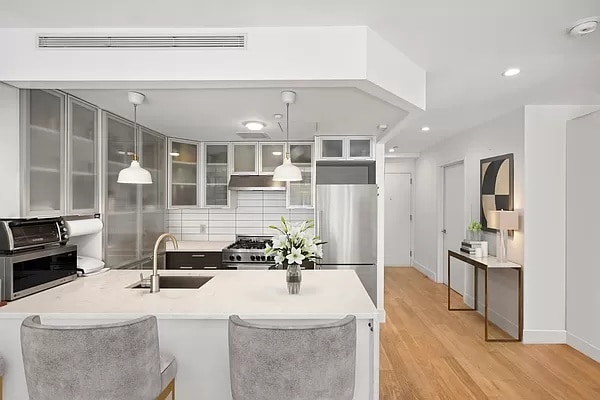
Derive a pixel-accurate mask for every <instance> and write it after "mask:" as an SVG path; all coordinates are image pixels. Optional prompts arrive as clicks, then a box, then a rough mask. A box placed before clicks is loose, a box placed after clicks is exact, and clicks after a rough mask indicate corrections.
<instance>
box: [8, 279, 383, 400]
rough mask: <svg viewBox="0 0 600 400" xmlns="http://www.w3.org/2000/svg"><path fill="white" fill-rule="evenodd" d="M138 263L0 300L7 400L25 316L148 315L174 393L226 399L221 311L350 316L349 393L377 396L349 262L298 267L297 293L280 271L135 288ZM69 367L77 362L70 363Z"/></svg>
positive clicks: (374, 345)
mask: <svg viewBox="0 0 600 400" xmlns="http://www.w3.org/2000/svg"><path fill="white" fill-rule="evenodd" d="M139 272H140V271H131V270H112V271H110V272H108V273H105V274H102V275H98V276H93V277H87V278H80V279H77V280H76V281H74V282H71V283H67V284H64V285H62V286H58V287H55V288H53V289H49V290H46V291H44V292H41V293H38V294H35V295H32V296H29V297H26V298H23V299H21V300H18V301H15V302H12V303H9V304H8V305H7V306H5V307H2V308H0V354H2V355H3V356H4V357H5V359H6V361H7V373H6V375H5V377H4V384H5V387H4V390H5V396H6V398H7V399H11V400H26V399H27V394H26V393H27V391H26V385H25V377H24V373H23V364H22V360H21V347H20V342H19V329H20V324H21V321H22V320H23V319H24V318H25V317H26V316H28V315H32V314H38V315H41V318H42V322H43V323H47V324H60V325H63V324H100V323H110V322H116V321H122V320H127V319H132V318H136V317H139V316H142V315H149V314H151V315H155V316H156V317H157V318H158V321H159V335H160V346H161V351H163V352H166V353H170V354H173V355H174V356H175V357H176V359H177V364H178V371H177V378H176V384H177V396H178V398H180V399H193V398H202V399H219V400H220V399H223V400H225V399H231V394H230V389H229V356H228V336H227V322H228V321H227V320H228V318H229V316H230V315H232V314H238V315H240V317H242V318H246V319H251V320H255V321H266V320H268V322H269V323H274V322H275V323H277V324H310V323H321V322H326V321H331V320H335V319H341V318H343V317H345V316H346V315H349V314H351V315H355V316H356V318H357V364H356V387H355V397H354V398H355V399H356V400H369V399H375V398H377V386H378V380H377V378H376V377H377V376H378V374H377V369H378V364H379V362H378V357H379V356H378V346H379V340H378V334H377V333H375V334H374V333H373V331H372V329H374V330H376V331H377V330H378V329H379V327H378V319H377V318H378V314H377V310H376V309H375V306H374V305H373V303H372V302H371V300H370V298H369V296H368V294H367V292H366V290H365V289H364V287H363V285H362V284H361V282H360V280H359V279H358V277H357V275H356V273H355V272H353V271H304V273H303V282H302V289H301V293H300V295H289V294H288V293H287V287H286V285H285V275H284V274H285V272H284V271H161V275H162V276H175V275H176V276H205V277H211V276H212V279H210V280H209V281H208V282H207V283H206V284H204V285H203V286H201V287H200V288H199V289H161V291H160V292H159V293H154V294H151V293H149V289H143V288H142V289H133V288H131V286H133V285H134V284H136V283H139V278H140V277H139ZM73 373H77V371H73Z"/></svg>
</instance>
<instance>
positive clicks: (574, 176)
mask: <svg viewBox="0 0 600 400" xmlns="http://www.w3.org/2000/svg"><path fill="white" fill-rule="evenodd" d="M599 148H600V111H599V112H595V113H593V114H590V115H586V116H584V117H581V118H577V119H574V120H572V121H569V122H568V123H567V158H566V161H567V169H566V172H567V181H566V182H567V186H566V191H567V199H566V201H567V204H566V205H567V214H566V223H567V231H566V239H567V248H566V257H567V259H566V260H567V264H566V269H567V282H566V285H567V288H566V301H567V307H566V317H567V325H566V330H567V343H568V344H569V345H571V346H573V347H575V348H576V349H578V350H580V351H581V352H583V353H585V354H587V355H588V356H590V357H592V358H593V359H595V360H596V361H598V362H600V318H599V316H598V310H599V309H600V287H599V283H600V268H598V264H597V263H596V262H593V261H591V260H590V255H591V254H593V253H594V249H596V247H597V246H598V243H600V230H598V229H597V228H598V226H599V225H600V218H599V217H598V213H597V209H598V198H600V189H599V188H598V185H597V184H596V182H597V181H598V176H597V172H598V167H597V157H598V149H599ZM590 310H595V314H594V311H591V313H590Z"/></svg>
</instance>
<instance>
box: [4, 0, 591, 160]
mask: <svg viewBox="0 0 600 400" xmlns="http://www.w3.org/2000/svg"><path fill="white" fill-rule="evenodd" d="M593 15H600V1H598V0H551V1H549V0H527V1H523V0H503V1H495V0H454V1H452V2H448V1H447V0H379V1H366V0H364V1H358V0H331V1H326V2H324V1H322V0H303V1H299V2H281V1H276V0H254V1H252V2H248V1H247V0H228V1H198V0H171V1H169V2H164V1H158V0H130V1H127V2H123V1H117V0H105V1H102V2H82V1H79V0H55V1H53V2H48V1H41V0H22V1H19V2H16V1H13V2H8V4H3V6H2V13H1V14H0V27H82V28H84V27H101V26H106V27H186V26H188V27H243V26H317V25H328V26H333V25H368V26H369V27H371V28H372V29H374V30H375V31H377V32H378V33H379V34H381V35H382V36H383V37H384V38H385V39H387V40H388V41H390V42H391V43H392V44H394V45H395V46H396V47H397V48H398V49H399V50H400V51H402V52H403V53H404V54H406V55H407V56H408V57H410V58H411V59H413V60H414V61H415V62H417V63H418V64H419V65H420V66H422V67H423V68H425V69H426V70H427V71H428V87H427V95H428V99H427V111H426V112H424V113H421V114H419V115H411V116H410V117H409V118H407V119H406V120H405V121H404V122H403V123H402V125H401V126H402V127H401V129H399V134H398V136H396V137H395V138H393V139H392V140H391V141H390V142H389V143H388V144H389V145H398V146H399V147H400V149H399V151H401V152H415V151H421V150H422V149H423V148H425V147H427V146H430V145H432V144H434V143H435V142H437V141H439V140H442V139H443V138H445V137H448V136H450V135H452V134H455V133H457V132H460V131H462V130H464V129H467V128H469V127H472V126H475V125H478V124H480V123H483V122H485V121H487V120H490V119H492V118H494V117H496V116H498V115H501V114H503V113H505V112H508V111H511V110H513V109H515V108H517V107H519V106H521V105H524V104H528V103H529V104H530V103H544V104H550V103H554V104H560V103H562V104H568V103H595V104H600V74H599V73H598V71H599V70H600V32H596V33H594V34H593V35H590V36H587V37H584V38H580V39H573V38H570V37H568V36H567V35H566V34H565V30H566V28H567V27H568V26H569V25H570V24H571V23H572V22H574V21H575V20H577V19H580V18H583V17H588V16H593ZM509 66H518V67H520V68H521V70H522V73H521V74H520V75H519V76H517V77H515V78H512V79H506V78H503V77H501V76H500V73H501V72H502V71H503V70H504V69H505V68H507V67H509ZM277 99H278V96H275V101H276V100H277ZM298 108H300V107H298ZM358 111H360V110H359V109H348V110H346V113H345V115H346V116H352V115H353V114H355V113H357V112H358ZM143 112H144V111H143V110H142V111H141V114H142V113H143ZM247 112H252V110H250V109H247ZM257 112H258V111H257ZM307 118H308V119H309V120H314V119H317V118H315V117H312V116H310V115H309V116H307ZM399 119H400V118H399ZM422 125H429V126H431V131H430V132H429V133H427V134H424V133H421V132H420V129H419V128H420V127H421V126H422ZM188 128H189V127H188Z"/></svg>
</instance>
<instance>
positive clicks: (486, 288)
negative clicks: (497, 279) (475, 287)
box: [484, 268, 490, 342]
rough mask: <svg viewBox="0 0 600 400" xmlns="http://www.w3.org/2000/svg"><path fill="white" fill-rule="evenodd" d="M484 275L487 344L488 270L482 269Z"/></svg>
mask: <svg viewBox="0 0 600 400" xmlns="http://www.w3.org/2000/svg"><path fill="white" fill-rule="evenodd" d="M484 274H485V341H486V342H489V340H490V338H489V337H488V270H487V268H486V269H484Z"/></svg>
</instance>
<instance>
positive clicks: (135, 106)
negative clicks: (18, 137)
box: [133, 104, 138, 161]
mask: <svg viewBox="0 0 600 400" xmlns="http://www.w3.org/2000/svg"><path fill="white" fill-rule="evenodd" d="M137 160H138V156H137V104H134V105H133V161H137Z"/></svg>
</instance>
